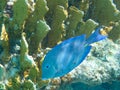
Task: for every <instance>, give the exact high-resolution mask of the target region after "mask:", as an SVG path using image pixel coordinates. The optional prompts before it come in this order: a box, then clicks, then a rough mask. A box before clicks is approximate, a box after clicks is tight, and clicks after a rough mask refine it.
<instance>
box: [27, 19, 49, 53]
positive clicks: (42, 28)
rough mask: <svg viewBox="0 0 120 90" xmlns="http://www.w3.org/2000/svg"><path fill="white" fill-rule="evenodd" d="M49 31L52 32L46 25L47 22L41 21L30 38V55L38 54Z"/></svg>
mask: <svg viewBox="0 0 120 90" xmlns="http://www.w3.org/2000/svg"><path fill="white" fill-rule="evenodd" d="M49 30H50V27H49V26H48V25H47V24H46V22H45V21H42V20H40V21H38V22H37V24H36V31H35V32H34V34H33V35H32V36H31V37H30V43H29V50H30V51H29V53H30V54H32V53H36V52H37V51H38V47H39V44H40V42H41V41H42V40H43V38H44V37H45V36H46V35H47V33H48V31H49ZM33 41H34V42H33ZM33 46H34V47H33Z"/></svg>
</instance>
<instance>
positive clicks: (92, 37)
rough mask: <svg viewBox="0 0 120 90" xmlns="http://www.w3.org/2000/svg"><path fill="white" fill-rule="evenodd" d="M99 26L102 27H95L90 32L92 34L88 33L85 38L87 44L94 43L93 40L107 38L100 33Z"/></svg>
mask: <svg viewBox="0 0 120 90" xmlns="http://www.w3.org/2000/svg"><path fill="white" fill-rule="evenodd" d="M101 28H102V27H99V28H97V29H96V30H95V32H94V33H92V34H91V35H90V37H88V38H87V40H86V43H87V44H91V43H94V42H98V41H100V40H103V39H105V38H107V36H106V35H102V34H101V33H100V30H101Z"/></svg>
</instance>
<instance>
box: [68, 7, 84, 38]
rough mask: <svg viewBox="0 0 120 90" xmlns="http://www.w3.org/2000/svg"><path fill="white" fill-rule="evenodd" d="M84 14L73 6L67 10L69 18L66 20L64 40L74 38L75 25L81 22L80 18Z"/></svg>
mask: <svg viewBox="0 0 120 90" xmlns="http://www.w3.org/2000/svg"><path fill="white" fill-rule="evenodd" d="M83 15H84V13H83V11H80V10H79V9H77V8H76V7H74V6H71V7H70V8H69V16H68V18H67V20H66V24H67V26H66V31H67V33H66V38H69V37H72V36H75V29H76V27H77V24H78V23H79V22H80V21H82V17H83Z"/></svg>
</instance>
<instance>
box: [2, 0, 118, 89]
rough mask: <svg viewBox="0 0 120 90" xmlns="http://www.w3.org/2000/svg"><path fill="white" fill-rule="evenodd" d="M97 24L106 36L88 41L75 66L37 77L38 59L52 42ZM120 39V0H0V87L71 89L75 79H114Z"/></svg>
mask: <svg viewBox="0 0 120 90" xmlns="http://www.w3.org/2000/svg"><path fill="white" fill-rule="evenodd" d="M98 26H104V27H105V28H103V31H102V32H101V33H102V34H107V35H108V39H107V40H104V41H102V42H99V43H95V44H93V49H92V51H91V53H90V54H89V56H88V57H87V58H86V60H85V61H84V62H83V63H82V64H81V65H80V66H78V67H77V68H76V69H75V70H73V71H72V72H70V73H69V74H67V75H66V76H64V77H61V78H55V79H51V80H42V79H41V73H42V71H41V64H42V61H43V59H44V56H45V55H46V53H47V52H48V51H49V50H50V49H51V48H52V47H54V46H55V45H57V44H58V43H59V42H61V41H63V40H66V39H67V38H70V37H74V36H78V35H81V34H86V36H87V37H88V36H89V35H90V34H91V33H92V32H93V30H94V29H95V28H96V27H98ZM109 39H111V41H110V40H109ZM119 39H120V1H119V0H1V1H0V89H1V90H27V89H30V90H57V89H58V90H63V89H65V90H66V89H68V90H70V89H71V90H72V88H71V85H73V86H74V83H82V84H83V83H84V84H87V85H99V84H101V83H106V82H110V81H113V80H115V81H119V80H120V68H119V67H120V65H119V63H120V51H119V50H120V48H119V47H120V40H119ZM112 41H114V43H113V42H112ZM105 85H109V84H105ZM102 86H103V87H105V86H104V85H102ZM105 88H106V87H105ZM83 90H84V89H83Z"/></svg>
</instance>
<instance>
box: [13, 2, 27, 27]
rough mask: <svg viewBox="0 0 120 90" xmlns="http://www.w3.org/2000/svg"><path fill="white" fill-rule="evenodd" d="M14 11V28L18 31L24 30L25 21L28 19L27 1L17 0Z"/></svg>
mask: <svg viewBox="0 0 120 90" xmlns="http://www.w3.org/2000/svg"><path fill="white" fill-rule="evenodd" d="M13 11H14V14H13V22H14V25H15V26H14V27H16V29H17V28H22V25H23V23H24V21H25V19H26V18H27V17H28V6H27V4H26V3H25V0H17V1H16V2H15V4H14V6H13ZM14 29H15V28H14Z"/></svg>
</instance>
